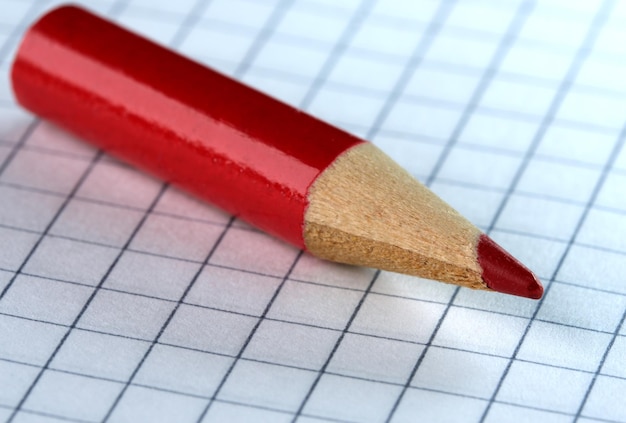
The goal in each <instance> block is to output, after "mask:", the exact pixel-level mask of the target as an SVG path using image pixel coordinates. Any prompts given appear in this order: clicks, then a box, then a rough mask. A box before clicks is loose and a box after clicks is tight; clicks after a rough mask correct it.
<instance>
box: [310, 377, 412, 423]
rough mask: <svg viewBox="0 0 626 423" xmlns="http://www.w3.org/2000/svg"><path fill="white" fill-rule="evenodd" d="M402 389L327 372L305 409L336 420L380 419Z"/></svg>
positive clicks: (365, 420)
mask: <svg viewBox="0 0 626 423" xmlns="http://www.w3.org/2000/svg"><path fill="white" fill-rule="evenodd" d="M401 390H402V387H401V386H395V385H389V384H386V383H378V382H373V381H369V380H358V379H352V378H347V377H342V376H336V375H327V374H325V375H323V376H322V378H321V379H320V381H319V383H318V384H317V386H316V387H315V390H314V391H313V393H312V394H311V397H310V398H309V400H308V401H307V403H306V405H305V407H304V410H303V412H304V413H305V414H311V415H313V416H319V417H323V418H324V417H325V418H327V419H333V420H343V421H359V422H380V421H384V420H385V418H386V417H387V414H388V413H389V411H390V410H391V408H392V407H393V404H394V402H395V401H396V398H397V397H398V395H399V394H400V392H401ZM355 393H358V394H355Z"/></svg>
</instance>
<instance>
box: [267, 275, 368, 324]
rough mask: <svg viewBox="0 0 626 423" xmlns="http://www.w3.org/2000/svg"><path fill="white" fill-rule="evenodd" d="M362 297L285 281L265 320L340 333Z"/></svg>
mask: <svg viewBox="0 0 626 423" xmlns="http://www.w3.org/2000/svg"><path fill="white" fill-rule="evenodd" d="M362 296H363V293H362V292H358V291H352V290H347V289H339V288H332V287H329V286H319V285H312V284H308V283H303V282H295V281H287V282H285V284H284V285H283V286H282V289H281V290H280V293H279V294H278V296H277V297H276V300H275V301H274V302H273V303H272V308H270V310H269V312H268V313H267V316H268V317H270V318H272V319H277V320H286V321H288V322H295V323H304V324H309V325H316V326H321V327H324V328H331V329H339V330H342V329H344V328H345V327H346V324H347V323H348V319H349V318H350V316H351V315H352V313H353V311H354V308H355V307H356V305H357V304H358V302H359V300H360V299H361V297H362Z"/></svg>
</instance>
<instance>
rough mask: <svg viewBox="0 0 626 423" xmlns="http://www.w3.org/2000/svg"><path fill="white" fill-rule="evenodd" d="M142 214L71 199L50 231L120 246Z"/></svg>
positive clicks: (52, 233) (125, 240)
mask: <svg viewBox="0 0 626 423" xmlns="http://www.w3.org/2000/svg"><path fill="white" fill-rule="evenodd" d="M142 217H143V213H142V212H139V211H136V210H129V209H123V208H119V207H112V206H108V205H104V204H96V203H91V202H87V201H81V200H71V201H70V202H69V203H68V204H67V206H66V207H65V208H64V209H63V212H62V213H61V215H60V216H59V218H58V219H57V220H56V221H55V222H54V225H52V228H51V229H50V234H51V235H60V236H65V237H69V238H74V239H78V240H83V241H90V242H95V243H101V244H105V245H110V246H112V247H121V246H123V245H124V244H125V243H126V242H127V240H128V239H129V237H130V236H131V234H132V233H133V231H134V230H135V228H136V227H137V224H138V223H139V221H140V220H141V218H142Z"/></svg>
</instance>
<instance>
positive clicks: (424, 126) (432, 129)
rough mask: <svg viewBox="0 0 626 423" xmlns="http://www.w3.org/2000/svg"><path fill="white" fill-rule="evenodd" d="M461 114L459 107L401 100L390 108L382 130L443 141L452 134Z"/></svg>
mask: <svg viewBox="0 0 626 423" xmlns="http://www.w3.org/2000/svg"><path fill="white" fill-rule="evenodd" d="M461 113H462V110H461V108H460V107H443V106H439V105H436V104H428V103H427V102H416V101H412V102H409V101H407V100H406V99H401V100H399V101H397V102H396V103H395V105H394V106H393V107H392V108H391V111H390V112H389V115H388V116H387V119H386V120H385V122H384V124H383V129H384V130H386V131H393V132H400V133H403V134H411V135H412V136H417V137H420V136H422V137H425V138H431V139H434V140H438V141H443V140H447V139H448V137H449V136H450V134H451V133H452V131H453V129H454V128H455V126H456V125H457V123H458V121H459V119H460V117H461Z"/></svg>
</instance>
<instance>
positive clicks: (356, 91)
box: [0, 0, 626, 423]
mask: <svg viewBox="0 0 626 423" xmlns="http://www.w3.org/2000/svg"><path fill="white" fill-rule="evenodd" d="M79 3H83V4H88V6H89V7H90V8H91V9H93V10H96V11H99V12H101V13H103V14H106V15H108V16H110V17H112V18H113V19H115V20H117V21H119V22H121V23H122V24H124V25H126V26H128V27H131V28H133V29H134V30H136V31H139V32H141V33H144V34H146V35H148V36H149V37H151V38H153V39H155V40H157V41H159V42H161V43H163V44H166V45H169V46H170V47H172V48H174V49H176V50H178V51H180V52H182V53H183V54H186V55H188V56H191V57H193V58H195V59H197V60H199V61H202V62H203V63H206V64H208V65H209V66H212V67H215V68H217V69H219V70H221V71H223V72H225V73H227V74H230V75H232V76H233V77H235V78H238V79H240V80H242V81H244V82H246V83H248V84H251V85H253V86H255V87H258V88H259V89H261V90H264V91H265V92H267V93H270V94H271V95H273V96H276V97H278V98H280V99H283V100H284V101H286V102H288V103H290V104H293V105H295V106H298V107H301V108H303V109H305V110H307V111H309V112H310V113H312V114H314V115H316V116H319V117H320V118H322V119H325V120H328V121H330V122H332V123H334V124H336V125H339V126H341V127H343V128H346V129H347V130H348V131H351V132H353V133H355V134H358V135H359V136H363V137H365V138H367V139H370V140H372V141H373V142H375V143H376V144H377V145H379V146H380V147H381V148H383V149H384V150H385V151H387V152H388V153H389V154H390V155H391V156H392V157H393V158H395V159H396V160H397V161H398V162H400V163H401V164H402V165H403V166H404V167H406V168H407V169H408V170H409V171H411V173H412V174H414V175H415V176H416V177H417V178H419V179H421V180H422V181H424V182H425V183H426V184H428V185H429V186H430V187H431V188H432V189H433V190H434V191H435V192H437V193H438V194H439V195H441V196H442V197H443V198H444V199H445V200H446V201H448V202H450V203H451V204H452V205H453V206H454V207H456V208H457V209H459V211H461V212H462V213H463V214H464V215H466V216H467V217H468V218H469V219H470V220H472V221H473V222H474V223H475V224H477V225H478V226H480V227H481V228H482V229H483V230H485V231H486V232H488V233H489V234H490V235H491V236H492V237H493V238H494V239H495V240H496V241H498V242H499V243H501V244H502V245H503V246H505V247H506V248H507V249H509V250H510V251H511V252H512V253H513V254H514V255H516V256H517V257H519V258H520V259H521V260H522V261H524V262H525V263H527V264H528V266H529V267H530V268H532V269H533V270H534V271H535V272H536V273H537V274H538V275H539V276H540V278H541V279H542V280H543V282H544V284H545V286H546V294H545V296H544V298H543V299H542V300H541V301H538V302H537V301H532V300H525V299H521V298H514V297H510V296H506V295H500V294H489V293H480V292H473V291H470V290H466V289H459V288H456V287H454V286H449V285H445V284H440V283H435V282H431V281H425V280H420V279H417V278H412V277H405V276H400V275H396V274H390V273H385V272H383V273H379V272H376V271H374V270H372V269H364V268H356V267H349V266H341V265H335V264H331V263H326V262H322V261H320V260H317V259H315V258H312V257H311V256H309V255H307V254H302V253H300V252H299V251H297V250H295V249H294V248H292V247H290V246H287V245H285V244H283V243H281V242H280V241H277V240H275V239H272V238H271V237H268V236H266V235H264V234H262V233H260V232H258V231H256V230H254V229H252V228H250V227H249V226H247V225H246V224H244V223H242V222H239V221H238V220H234V221H233V220H232V219H231V218H230V216H228V215H226V214H224V213H222V212H220V211H219V210H216V209H214V208H211V206H208V205H203V204H200V203H199V202H197V201H195V200H193V199H191V198H190V197H188V196H186V195H185V194H183V193H181V192H179V191H178V190H176V189H174V188H172V187H170V186H167V185H164V184H163V183H162V182H161V181H158V180H155V179H152V178H150V177H149V176H146V175H143V174H141V173H139V172H137V171H135V170H134V169H132V168H129V167H127V166H126V165H124V164H121V163H119V162H117V161H115V160H113V159H111V158H109V157H108V156H106V155H104V154H102V153H101V152H98V151H96V150H94V149H93V148H91V147H89V146H87V145H86V144H84V143H82V142H81V141H79V140H77V139H75V138H73V137H72V136H70V135H68V134H67V133H64V132H63V131H61V130H59V129H57V128H55V127H54V126H52V125H50V124H49V123H46V122H42V121H40V120H39V119H37V118H36V117H34V116H32V115H30V114H29V113H27V112H26V111H24V110H22V109H21V108H20V107H18V106H17V105H16V104H15V101H14V99H13V98H12V95H11V91H10V85H9V78H8V75H9V69H10V65H11V61H12V57H13V55H14V51H15V49H16V45H17V43H18V41H19V39H20V37H21V34H22V33H23V32H24V31H25V28H26V27H27V25H29V24H30V23H31V22H33V21H34V20H35V19H36V17H37V16H39V15H41V14H42V13H43V12H44V11H45V10H48V9H49V8H51V7H53V6H54V5H55V4H57V2H51V1H31V2H29V1H20V0H0V65H1V66H0V76H1V79H0V421H4V420H7V421H15V422H31V421H37V422H40V421H41V422H48V421H49V422H53V421H72V422H98V421H110V422H138V421H150V422H159V421H177V422H196V421H205V422H238V421H246V422H247V421H255V422H261V421H271V422H283V421H284V422H288V421H298V422H344V421H345V422H348V421H350V422H353V421H358V422H370V421H372V422H381V421H393V422H499V423H501V422H516V423H519V422H539V421H540V422H571V421H580V422H593V421H598V422H626V401H625V400H624V392H626V326H625V325H624V312H625V310H626V283H625V277H624V274H625V273H626V256H625V254H626V188H625V187H626V151H625V149H624V147H623V144H624V134H625V132H624V131H625V129H624V125H625V123H626V120H625V117H626V82H625V81H626V78H625V77H624V75H626V62H625V61H624V57H626V56H625V55H626V29H625V28H626V26H625V25H624V23H625V22H626V3H623V2H614V1H603V2H592V1H564V0H560V1H557V0H551V1H541V2H532V1H521V2H520V1H516V0H512V1H506V2H503V1H496V0H494V1H458V2H455V1H429V0H420V1H410V0H406V1H399V0H378V1H370V0H361V1H358V0H345V1H330V0H297V1H290V0H279V1H277V0H199V1H195V0H178V1H166V0H162V1H152V0H120V1H117V0H116V1H113V0H98V1H95V0H94V1H89V2H87V1H82V2H79ZM179 77H184V75H180V76H179ZM216 101H219V99H216ZM278 124H279V123H278ZM390 206H392V205H390Z"/></svg>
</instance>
